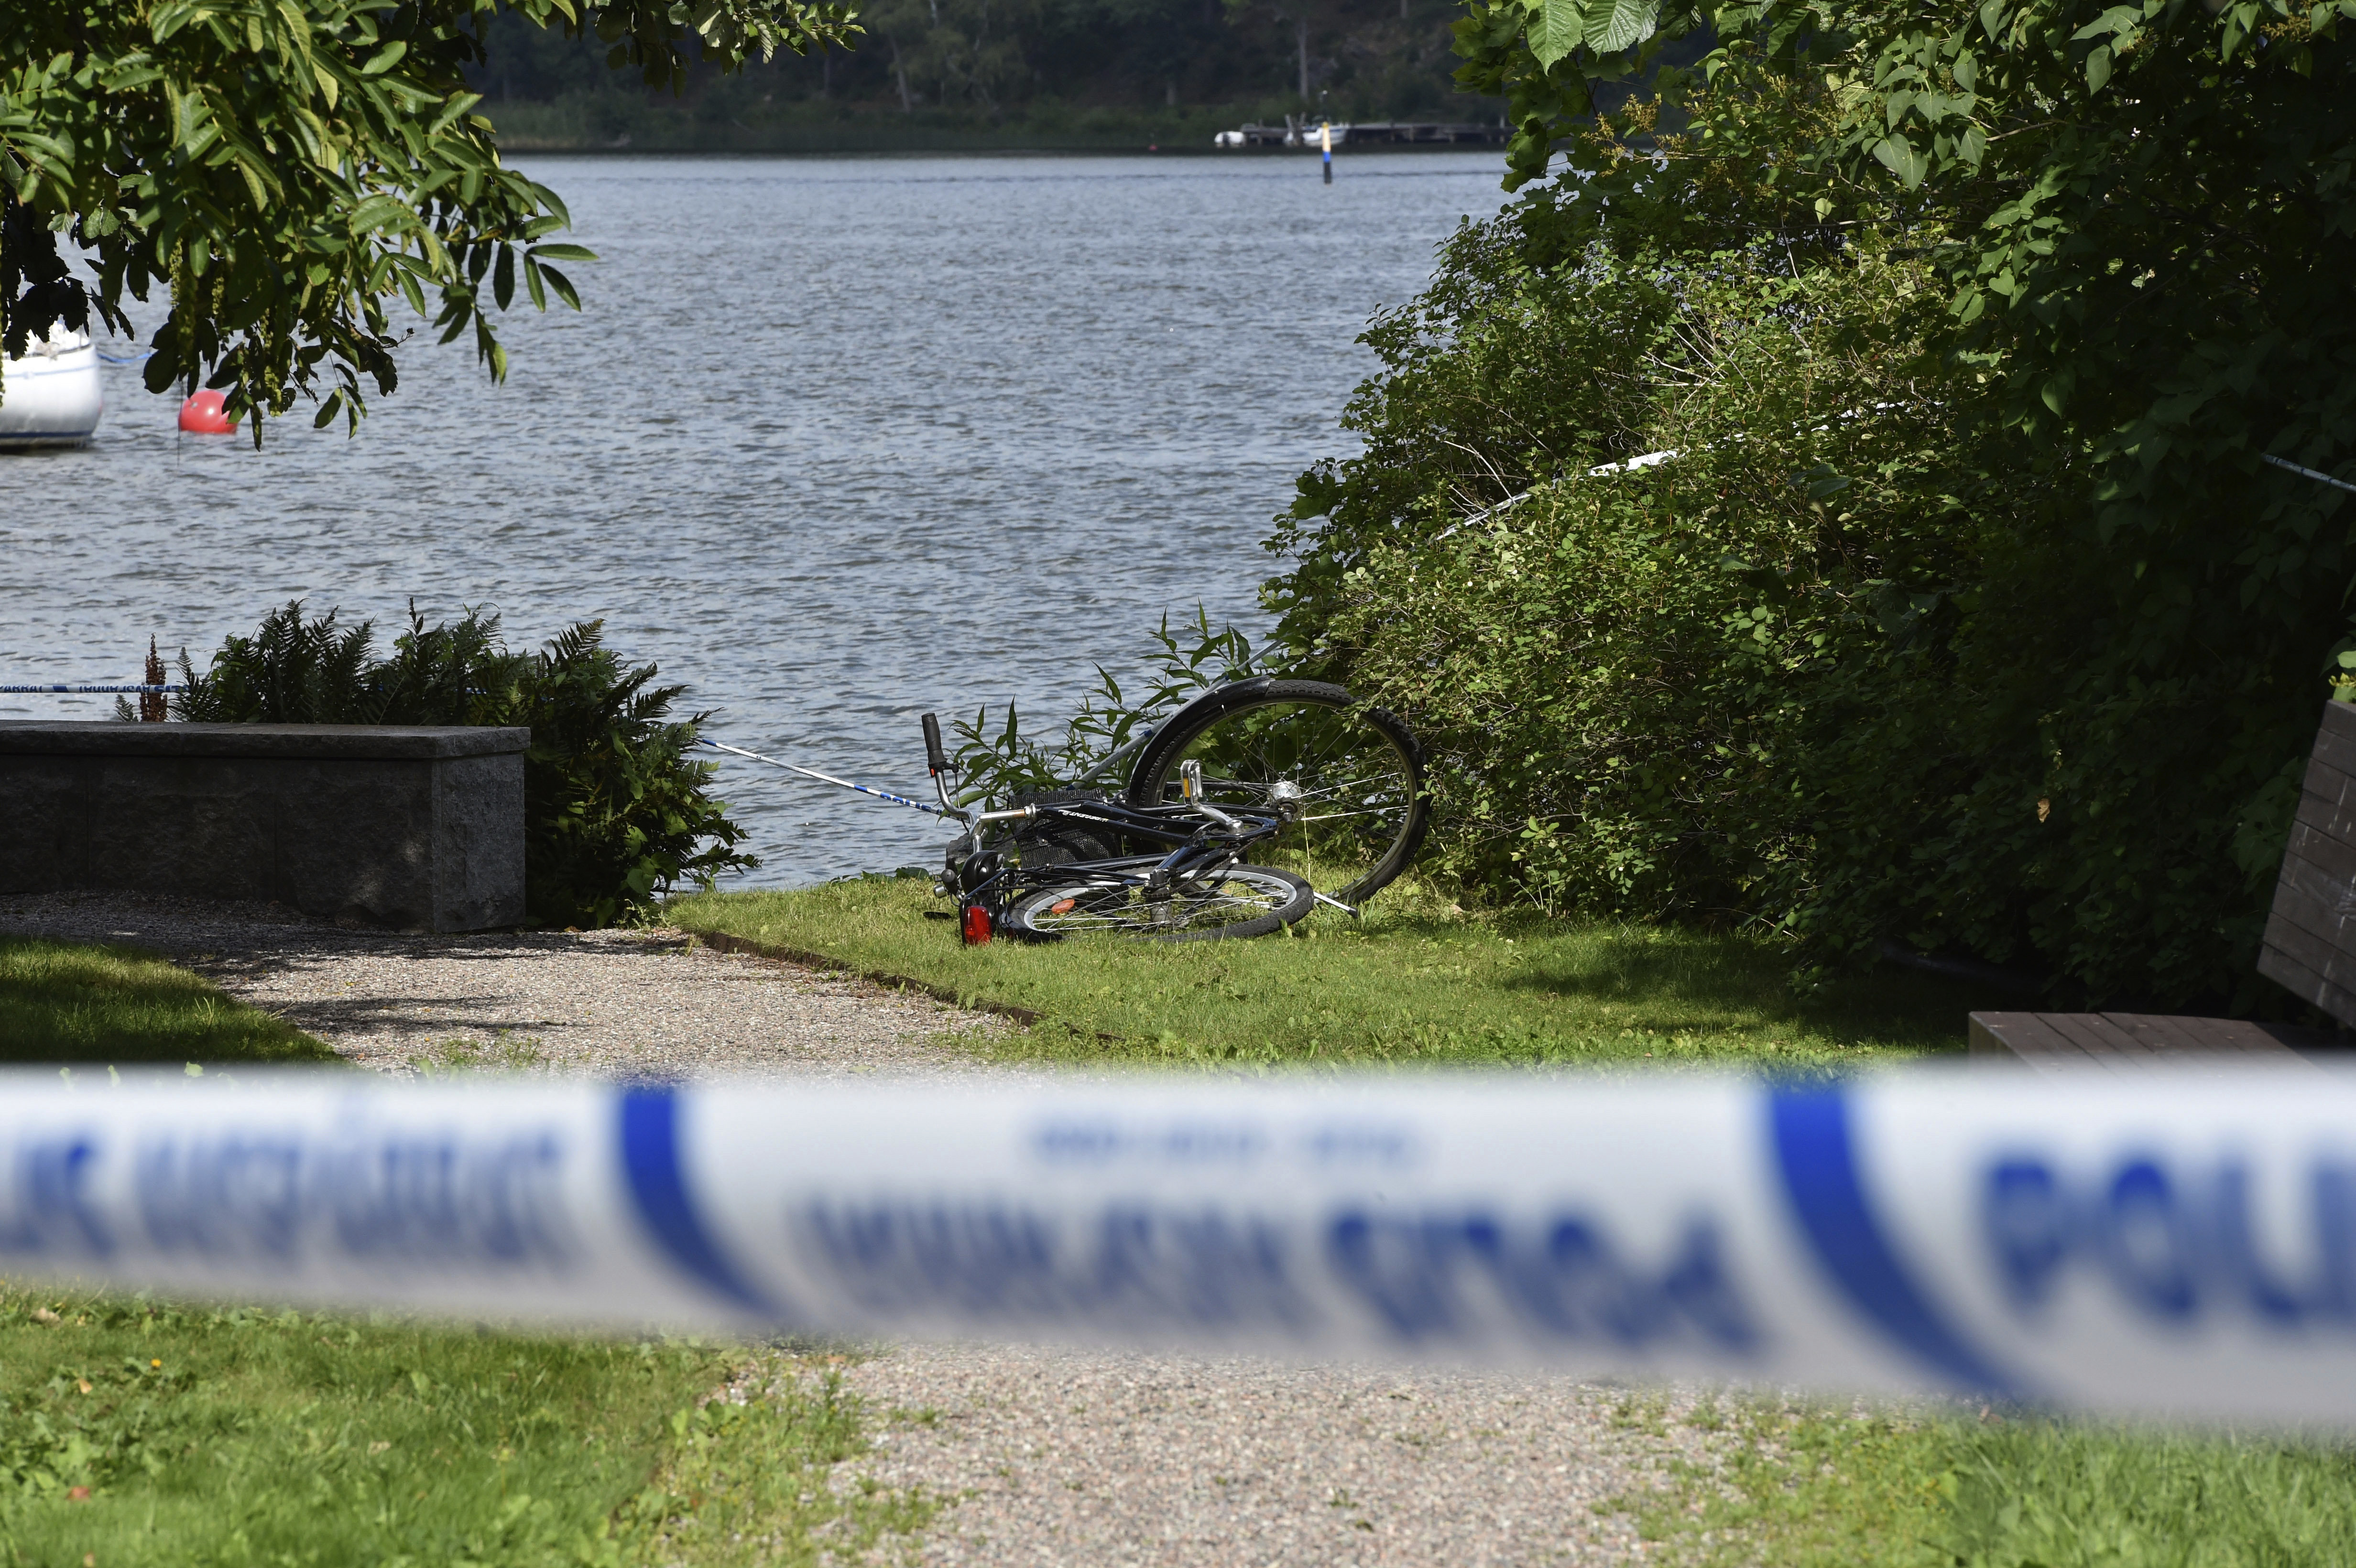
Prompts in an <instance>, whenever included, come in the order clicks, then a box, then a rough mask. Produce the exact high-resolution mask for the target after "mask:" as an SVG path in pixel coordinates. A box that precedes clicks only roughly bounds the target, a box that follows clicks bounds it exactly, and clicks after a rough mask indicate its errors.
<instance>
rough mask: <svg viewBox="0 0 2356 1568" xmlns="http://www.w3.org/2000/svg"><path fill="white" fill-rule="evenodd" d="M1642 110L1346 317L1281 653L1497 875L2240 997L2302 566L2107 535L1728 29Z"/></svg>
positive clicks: (1654, 910)
mask: <svg viewBox="0 0 2356 1568" xmlns="http://www.w3.org/2000/svg"><path fill="white" fill-rule="evenodd" d="M1684 104H1685V107H1686V108H1687V111H1688V112H1690V113H1691V115H1692V117H1693V123H1692V127H1691V129H1690V130H1689V131H1687V132H1686V133H1680V134H1678V135H1664V134H1661V133H1659V130H1658V125H1657V122H1656V120H1655V114H1656V113H1657V112H1658V111H1657V106H1656V105H1654V104H1650V103H1637V104H1634V105H1632V106H1631V107H1630V108H1628V109H1627V110H1625V111H1623V112H1620V113H1618V114H1616V115H1614V116H1608V117H1606V118H1605V119H1604V120H1603V122H1601V125H1600V126H1599V127H1597V128H1593V129H1590V131H1589V132H1587V133H1583V134H1582V135H1581V136H1580V137H1579V138H1578V139H1577V140H1576V142H1575V144H1573V145H1572V147H1571V148H1570V156H1571V160H1572V163H1573V165H1575V167H1576V168H1577V170H1578V171H1579V173H1578V176H1577V177H1564V178H1560V179H1558V180H1557V181H1555V182H1554V183H1553V184H1552V185H1550V186H1548V187H1544V188H1542V189H1539V190H1537V191H1536V192H1534V193H1533V194H1532V195H1530V196H1528V197H1525V198H1524V200H1522V201H1521V202H1520V203H1518V204H1516V205H1515V207H1514V208H1512V209H1510V210H1509V211H1508V212H1507V213H1505V214H1504V215H1502V216H1501V217H1499V218H1498V219H1494V220H1491V221H1490V222H1488V223H1485V224H1478V225H1468V226H1467V227H1466V228H1464V229H1462V230H1461V231H1460V232H1459V233H1458V235H1457V236H1456V237H1455V238H1454V239H1453V240H1451V242H1450V244H1449V245H1448V246H1447V247H1446V249H1445V251H1443V254H1442V258H1441V267H1440V274H1439V276H1438V278H1437V279H1436V280H1435V282H1434V283H1433V285H1432V287H1431V289H1430V291H1429V292H1428V293H1426V294H1425V295H1424V296H1423V297H1422V298H1421V299H1420V300H1419V301H1417V302H1416V303H1415V304H1412V305H1410V306H1408V307H1407V308H1406V309H1404V310H1402V311H1399V312H1398V313H1395V314H1393V315H1388V316H1386V317H1383V318H1381V319H1379V320H1378V321H1377V322H1376V324H1375V325H1374V327H1373V329H1372V330H1371V331H1370V332H1369V334H1368V335H1367V341H1368V342H1369V343H1370V344H1371V345H1372V346H1373V347H1374V348H1375V349H1376V352H1377V353H1378V354H1379V355H1380V356H1381V357H1382V359H1383V362H1384V366H1385V368H1384V371H1383V372H1382V374H1380V375H1379V376H1377V377H1376V379H1374V380H1372V381H1370V382H1368V383H1367V384H1366V385H1365V387H1364V388H1362V389H1361V390H1360V392H1359V394H1358V396H1357V398H1356V399H1355V401H1354V402H1353V404H1352V407H1351V409H1350V411H1349V415H1348V419H1347V421H1346V422H1347V423H1348V424H1349V425H1350V426H1351V427H1353V428H1355V430H1357V431H1358V432H1360V433H1361V434H1362V435H1363V436H1364V438H1365V447H1364V450H1363V452H1362V453H1360V454H1359V455H1358V456H1356V457H1355V458H1351V459H1347V460H1343V461H1339V462H1335V463H1331V464H1323V465H1321V466H1320V467H1319V468H1318V469H1316V470H1314V471H1312V473H1310V474H1308V475H1304V476H1303V478H1302V481H1301V497H1300V501H1299V503H1298V505H1297V506H1296V507H1295V508H1294V510H1293V512H1292V514H1291V515H1290V516H1288V517H1284V518H1280V520H1279V528H1278V534H1277V537H1276V539H1275V540H1274V541H1273V548H1275V549H1280V550H1281V551H1283V552H1285V553H1287V554H1289V555H1290V557H1291V558H1292V559H1291V561H1290V566H1289V569H1288V570H1287V571H1285V573H1284V574H1283V575H1282V576H1280V578H1278V579H1277V580H1275V581H1274V582H1272V583H1271V584H1270V586H1269V603H1270V604H1271V606H1272V607H1273V608H1275V609H1277V610H1278V611H1280V613H1282V614H1283V617H1284V619H1283V622H1282V627H1281V634H1280V635H1281V640H1282V641H1284V642H1285V643H1286V644H1287V645H1289V646H1290V649H1291V650H1292V655H1293V657H1294V659H1295V660H1296V662H1298V663H1299V664H1300V665H1301V666H1302V667H1308V668H1312V669H1316V670H1319V671H1322V672H1325V673H1330V674H1333V675H1337V676H1340V677H1344V678H1346V679H1347V680H1348V681H1349V682H1350V683H1351V684H1352V685H1353V687H1354V688H1355V689H1357V690H1358V691H1359V692H1360V694H1361V695H1363V696H1366V697H1369V698H1373V699H1376V700H1379V701H1382V702H1383V703H1385V704H1386V705H1387V706H1390V707H1392V708H1394V709H1398V711H1399V712H1401V713H1402V714H1403V715H1404V716H1406V717H1407V718H1408V720H1409V721H1410V722H1411V723H1412V724H1414V725H1415V726H1416V728H1417V730H1418V731H1419V734H1420V735H1421V736H1422V738H1423V740H1424V741H1425V744H1426V746H1427V748H1428V749H1429V750H1430V752H1431V753H1432V755H1433V757H1434V759H1435V763H1436V772H1437V775H1438V778H1439V781H1440V805H1441V807H1442V826H1441V828H1440V832H1439V833H1438V834H1437V835H1436V837H1435V840H1434V842H1435V846H1436V848H1435V849H1434V850H1433V851H1432V853H1434V854H1436V855H1438V856H1440V858H1441V860H1442V864H1443V865H1444V867H1445V869H1448V870H1450V871H1452V872H1454V873H1455V874H1457V875H1459V876H1461V877H1462V878H1463V879H1464V880H1465V881H1466V882H1467V883H1468V884H1470V885H1472V887H1474V888H1476V889H1479V890H1483V891H1486V892H1487V893H1488V894H1490V895H1491V896H1493V897H1495V898H1497V899H1500V900H1517V901H1535V902H1537V903H1541V904H1546V905H1549V906H1565V907H1577V908H1582V909H1589V910H1609V911H1612V912H1620V913H1623V914H1632V915H1637V916H1644V917H1675V918H1694V917H1699V918H1704V919H1708V920H1712V921H1718V922H1723V923H1757V924H1761V925H1764V926H1766V927H1769V928H1772V929H1776V930H1780V931H1783V932H1785V933H1789V934H1791V935H1793V936H1794V937H1796V938H1799V939H1801V940H1804V942H1805V943H1806V944H1808V947H1809V949H1810V951H1811V952H1812V953H1813V954H1814V955H1816V956H1817V957H1818V958H1825V959H1837V958H1840V957H1844V956H1848V955H1859V954H1865V953H1870V952H1871V951H1873V950H1874V949H1875V948H1876V947H1878V945H1879V943H1880V942H1881V941H1882V940H1883V939H1885V938H1890V937H1895V938H1899V939H1901V940H1903V941H1906V942H1908V943H1910V944H1914V945H1916V946H1919V947H1922V948H1925V949H1941V948H1946V949H1961V950H1965V951H1969V952H1971V953H1974V954H1976V955H1981V956H1984V957H1987V958H1989V959H1992V960H1995V961H1997V962H2008V963H2027V964H2029V965H2034V966H2037V967H2040V968H2041V969H2043V970H2044V971H2046V972H2047V973H2049V974H2051V975H2052V976H2055V977H2057V978H2061V977H2067V978H2070V979H2072V980H2075V981H2078V982H2081V983H2083V985H2084V986H2085V987H2087V988H2088V989H2089V990H2090V991H2091V992H2092V993H2094V995H2096V996H2122V995H2125V996H2133V997H2143V998H2148V999H2151V1000H2155V1001H2158V1002H2160V1003H2164V1004H2174V1003H2180V1002H2183V1001H2186V1000H2189V999H2191V998H2193V997H2209V998H2217V999H2224V998H2233V997H2237V998H2238V1000H2239V1001H2240V1002H2241V1003H2242V1004H2244V1005H2257V1004H2259V1002H2260V1001H2261V1000H2262V998H2263V996H2264V993H2263V991H2262V990H2261V989H2260V988H2259V987H2257V985H2256V983H2255V981H2254V978H2253V975H2252V963H2253V960H2254V955H2255V949H2256V945H2257V941H2258V937H2259V934H2260V932H2261V930H2262V928H2263V924H2264V919H2265V905H2266V901H2267V898H2268V893H2269V890H2270V888H2271V886H2272V883H2273V880H2274V876H2275V870H2276V862H2277V860H2278V859H2279V857H2280V854H2281V850H2282V845H2283V841H2284V838H2285V836H2286V832H2287V828H2288V818H2289V813H2290V811H2291V809H2292V807H2293V806H2294V805H2295V804H2296V800H2297V781H2298V776H2299V769H2300V767H2301V764H2302V762H2303V759H2304V757H2305V755H2306V752H2307V751H2308V746H2309V744H2310V742H2311V740H2312V737H2313V734H2314V730H2315V724H2316V720H2317V717H2318V710H2319V708H2320V706H2321V704H2322V702H2323V699H2324V698H2325V696H2326V692H2327V688H2326V685H2325V683H2324V681H2323V680H2322V679H2321V678H2320V674H2319V672H2320V670H2321V667H2322V665H2323V663H2324V660H2325V657H2326V656H2327V655H2328V654H2329V653H2330V652H2331V651H2332V650H2333V648H2334V646H2335V644H2337V643H2338V641H2339V639H2340V635H2341V634H2342V632H2343V630H2344V616H2345V613H2346V612H2345V609H2344V607H2343V605H2342V603H2341V597H2342V595H2341V588H2342V579H2343V577H2344V573H2334V572H2332V571H2317V572H2314V573H2310V574H2308V575H2305V576H2296V575H2295V576H2292V577H2289V578H2282V579H2277V580H2276V581H2271V582H2270V583H2268V584H2266V585H2265V587H2264V589H2263V591H2262V592H2261V591H2254V590H2253V588H2252V586H2251V584H2250V583H2249V582H2248V581H2244V574H2243V573H2241V572H2240V571H2236V570H2234V569H2233V567H2232V556H2233V551H2234V550H2237V549H2241V548H2242V547H2241V546H2239V545H2235V544H2233V543H2232V541H2231V539H2229V538H2228V537H2227V536H2226V535H2224V534H2222V533H2202V532H2201V531H2200V530H2182V531H2179V533H2178V534H2177V535H2174V536H2171V537H2170V538H2169V539H2160V538H2158V537H2157V536H2154V535H2151V534H2136V535H2133V536H2128V535H2117V536H2114V535H2113V534H2111V533H2110V532H2108V531H2106V528H2105V526H2104V522H2103V515H2102V512H2101V508H2100V496H2098V494H2097V493H2096V489H2097V487H2096V484H2095V482H2094V477H2093V475H2094V467H2095V459H2096V456H2097V455H2098V454H2097V453H2096V450H2095V448H2096V444H2097V443H2096V441H2095V439H2094V437H2093V436H2088V437H2087V438H2085V439H2068V438H2063V439H2053V440H2048V441H2041V442H2031V441H2029V440H2025V439H2023V438H2022V437H2021V435H2020V434H2019V430H2018V429H2017V427H2015V426H2014V425H2011V424H2009V423H2008V422H2007V421H2006V418H2005V415H2004V410H2003V408H2002V407H2001V406H2000V405H2001V400H1999V399H1998V398H1997V397H1996V396H1995V395H1994V393H1993V391H1992V390H1991V389H1992V388H1993V387H1994V385H1995V384H1996V383H1997V382H1999V381H2001V379H2003V377H2004V376H2005V374H2006V368H2007V366H2006V360H2005V358H2004V354H2003V351H2002V349H2001V346H2000V345H1999V346H1997V347H1989V346H1988V345H1987V343H1985V342H1981V343H1978V344H1977V345H1976V346H1973V345H1971V344H1969V343H1968V342H1967V339H1966V335H1965V326H1964V325H1959V323H1958V320H1957V318H1956V316H1955V315H1954V314H1952V313H1951V312H1950V311H1949V310H1948V308H1947V305H1948V295H1947V291H1946V290H1945V288H1944V285H1943V283H1942V282H1941V280H1940V278H1939V276H1938V274H1937V273H1936V272H1935V271H1934V270H1933V266H1932V258H1933V257H1935V255H1936V254H1938V253H1939V247H1940V246H1941V245H1942V244H1943V243H1944V238H1945V231H1944V229H1942V228H1941V227H1940V225H1939V224H1938V223H1937V222H1935V221H1933V219H1932V218H1931V217H1929V216H1925V215H1924V214H1923V213H1922V212H1921V211H1919V210H1911V209H1909V208H1906V207H1905V206H1903V205H1902V204H1901V205H1898V206H1895V207H1890V206H1883V207H1879V208H1874V207H1871V206H1870V205H1869V204H1865V203H1862V202H1860V201H1859V200H1858V197H1857V193H1856V192H1855V191H1854V190H1849V189H1844V188H1842V187H1838V186H1837V185H1835V184H1832V183H1829V182H1828V179H1827V176H1826V175H1825V174H1824V171H1823V168H1822V167H1821V166H1820V165H1814V164H1812V163H1811V161H1810V160H1809V158H1808V157H1807V156H1806V155H1805V150H1806V148H1807V147H1808V146H1809V145H1810V144H1811V139H1812V138H1814V137H1815V136H1817V135H1818V134H1819V133H1821V129H1822V126H1823V124H1824V123H1825V121H1826V115H1827V113H1828V112H1829V111H1828V110H1827V109H1826V107H1825V105H1824V104H1823V103H1822V102H1821V101H1818V100H1817V99H1816V98H1815V97H1813V96H1812V95H1811V92H1810V91H1809V90H1807V89H1806V88H1804V87H1803V86H1794V85H1793V84H1792V83H1790V82H1788V81H1785V80H1781V79H1778V78H1776V77H1774V76H1772V74H1770V73H1767V72H1765V71H1763V70H1761V69H1756V68H1755V67H1754V66H1753V65H1752V64H1751V63H1748V62H1747V61H1746V59H1745V57H1743V56H1742V55H1741V54H1740V51H1737V52H1736V53H1735V55H1734V56H1733V57H1732V59H1731V60H1730V63H1729V64H1728V65H1727V66H1726V67H1725V69H1722V70H1721V71H1720V73H1719V76H1718V77H1717V78H1716V79H1714V80H1713V82H1712V84H1711V85H1710V86H1708V88H1706V89H1704V88H1693V89H1691V90H1690V91H1687V95H1686V97H1685V99H1684ZM1966 347H1970V348H1971V351H1970V352H1965V348H1966ZM1663 452H1671V453H1676V455H1675V456H1673V457H1671V458H1669V459H1667V460H1665V461H1661V462H1658V463H1656V464H1648V465H1647V466H1645V467H1644V468H1641V469H1635V470H1627V469H1616V470H1610V471H1606V472H1600V473H1599V472H1592V471H1594V470H1597V469H1599V468H1604V467H1605V466H1606V465H1611V464H1620V463H1622V462H1624V461H1625V460H1626V459H1627V458H1628V457H1630V456H1631V455H1632V454H1636V453H1663ZM1525 491H1526V492H1529V497H1528V498H1527V499H1526V500H1522V501H1519V502H1517V503H1515V504H1514V505H1512V506H1510V507H1505V508H1504V509H1501V510H1494V511H1485V515H1484V510H1485V509H1487V508H1491V507H1495V506H1496V505H1497V503H1499V502H1501V501H1504V500H1505V499H1506V498H1507V497H1509V496H1515V495H1516V494H1519V493H1522V492H1525ZM2253 548H2254V547H2253ZM2319 549H2320V541H2319ZM2155 584H2158V585H2161V586H2162V587H2164V588H2165V590H2166V591H2165V592H2158V591H2157V590H2156V589H2155ZM2276 1005H2280V999H2279V997H2278V994H2277V996H2276Z"/></svg>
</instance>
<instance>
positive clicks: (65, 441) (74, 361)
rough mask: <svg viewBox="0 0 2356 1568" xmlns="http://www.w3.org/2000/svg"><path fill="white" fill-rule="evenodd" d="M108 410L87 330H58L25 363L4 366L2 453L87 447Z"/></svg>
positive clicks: (0, 383)
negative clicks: (64, 447) (43, 448)
mask: <svg viewBox="0 0 2356 1568" xmlns="http://www.w3.org/2000/svg"><path fill="white" fill-rule="evenodd" d="M105 411H106V394H105V392H104V390H103V389H102V388H101V387H100V386H99V380H98V349H97V347H95V346H94V345H93V344H92V343H91V340H90V334H89V333H87V332H72V331H68V330H67V329H66V328H64V327H52V328H50V329H49V335H48V336H47V337H45V338H41V339H38V340H37V341H35V342H33V343H31V344H29V345H27V352H26V355H25V357H23V358H22V359H10V360H7V361H6V362H5V363H0V452H8V451H19V450H23V449H25V448H27V447H36V446H82V445H86V444H88V443H89V441H90V438H91V432H93V431H95V430H97V429H98V417H99V415H101V414H102V413H104V412H105Z"/></svg>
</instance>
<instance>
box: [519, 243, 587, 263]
mask: <svg viewBox="0 0 2356 1568" xmlns="http://www.w3.org/2000/svg"><path fill="white" fill-rule="evenodd" d="M531 253H532V254H533V255H535V256H537V257H539V258H540V259H541V261H595V260H596V259H597V252H596V251H592V250H589V249H588V248H586V247H585V246H581V245H535V246H533V247H532V248H531Z"/></svg>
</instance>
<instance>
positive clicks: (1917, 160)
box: [1873, 136, 1929, 190]
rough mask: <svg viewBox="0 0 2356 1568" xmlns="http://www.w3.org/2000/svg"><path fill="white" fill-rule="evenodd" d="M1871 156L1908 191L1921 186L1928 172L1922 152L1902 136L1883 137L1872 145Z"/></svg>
mask: <svg viewBox="0 0 2356 1568" xmlns="http://www.w3.org/2000/svg"><path fill="white" fill-rule="evenodd" d="M1873 155H1874V157H1875V158H1876V159H1878V160H1879V162H1880V163H1881V164H1882V165H1883V166H1884V167H1886V168H1888V169H1889V170H1890V173H1892V174H1894V175H1896V176H1898V177H1899V179H1900V180H1901V182H1902V183H1903V184H1904V185H1905V187H1906V188H1907V189H1909V190H1912V189H1913V188H1914V187H1916V186H1919V185H1921V184H1922V176H1923V175H1924V174H1926V173H1928V172H1929V170H1928V166H1927V165H1925V163H1924V162H1923V158H1922V152H1921V151H1920V150H1919V149H1917V148H1916V147H1915V145H1914V144H1912V142H1909V141H1908V140H1907V139H1906V138H1905V137H1903V136H1884V137H1883V138H1882V139H1881V140H1880V141H1879V142H1876V143H1875V144H1873Z"/></svg>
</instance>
